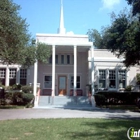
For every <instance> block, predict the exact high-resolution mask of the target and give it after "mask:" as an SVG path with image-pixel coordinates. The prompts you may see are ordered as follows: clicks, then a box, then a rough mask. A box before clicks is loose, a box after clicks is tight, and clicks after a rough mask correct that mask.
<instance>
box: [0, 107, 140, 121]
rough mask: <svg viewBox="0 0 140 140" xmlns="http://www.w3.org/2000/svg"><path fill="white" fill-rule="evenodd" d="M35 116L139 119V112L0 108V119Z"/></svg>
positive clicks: (30, 117)
mask: <svg viewBox="0 0 140 140" xmlns="http://www.w3.org/2000/svg"><path fill="white" fill-rule="evenodd" d="M32 118H34V119H37V118H45V119H47V118H107V119H110V118H121V119H140V113H139V112H130V111H120V110H109V109H108V110H105V109H98V110H77V109H58V108H57V109H0V120H13V119H32Z"/></svg>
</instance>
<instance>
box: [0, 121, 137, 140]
mask: <svg viewBox="0 0 140 140" xmlns="http://www.w3.org/2000/svg"><path fill="white" fill-rule="evenodd" d="M139 124H140V120H119V119H113V120H111V119H85V118H81V119H30V120H7V121H0V126H1V127H0V139H1V140H73V139H74V140H100V139H104V140H119V139H121V140H127V139H128V138H127V130H128V129H129V128H130V127H134V128H135V129H140V126H139Z"/></svg>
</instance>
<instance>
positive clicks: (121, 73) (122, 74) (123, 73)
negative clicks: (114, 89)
mask: <svg viewBox="0 0 140 140" xmlns="http://www.w3.org/2000/svg"><path fill="white" fill-rule="evenodd" d="M118 79H119V88H125V83H126V70H119V72H118Z"/></svg>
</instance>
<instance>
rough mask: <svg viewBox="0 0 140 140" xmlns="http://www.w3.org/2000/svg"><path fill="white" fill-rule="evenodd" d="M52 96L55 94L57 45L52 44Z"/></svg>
mask: <svg viewBox="0 0 140 140" xmlns="http://www.w3.org/2000/svg"><path fill="white" fill-rule="evenodd" d="M52 53H53V54H52V96H55V45H53V46H52Z"/></svg>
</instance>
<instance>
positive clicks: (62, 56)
mask: <svg viewBox="0 0 140 140" xmlns="http://www.w3.org/2000/svg"><path fill="white" fill-rule="evenodd" d="M61 64H64V55H61Z"/></svg>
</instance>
